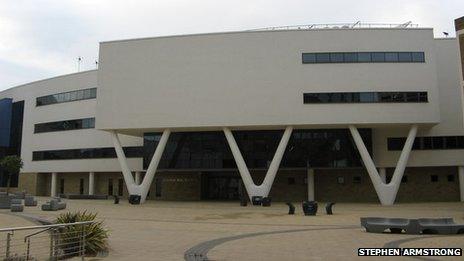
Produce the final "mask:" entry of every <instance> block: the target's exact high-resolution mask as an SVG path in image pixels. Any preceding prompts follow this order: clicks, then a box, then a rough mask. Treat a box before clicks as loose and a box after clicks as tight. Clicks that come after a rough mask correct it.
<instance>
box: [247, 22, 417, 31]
mask: <svg viewBox="0 0 464 261" xmlns="http://www.w3.org/2000/svg"><path fill="white" fill-rule="evenodd" d="M418 27H419V25H418V24H413V23H412V22H410V21H409V22H406V23H402V24H382V23H361V22H360V21H358V22H356V23H338V24H304V25H286V26H274V27H264V28H257V29H251V30H248V31H272V30H314V29H357V28H418Z"/></svg>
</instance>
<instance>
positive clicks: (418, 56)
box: [411, 52, 425, 63]
mask: <svg viewBox="0 0 464 261" xmlns="http://www.w3.org/2000/svg"><path fill="white" fill-rule="evenodd" d="M411 55H412V61H413V62H415V63H424V62H425V54H424V53H423V52H413V53H412V54H411Z"/></svg>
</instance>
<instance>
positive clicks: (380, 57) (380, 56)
mask: <svg viewBox="0 0 464 261" xmlns="http://www.w3.org/2000/svg"><path fill="white" fill-rule="evenodd" d="M371 56H372V62H373V63H383V62H385V53H382V52H374V53H372V54H371Z"/></svg>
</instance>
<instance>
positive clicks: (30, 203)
mask: <svg viewBox="0 0 464 261" xmlns="http://www.w3.org/2000/svg"><path fill="white" fill-rule="evenodd" d="M24 206H26V207H35V206H37V200H36V199H35V198H34V197H33V196H30V195H26V196H25V197H24Z"/></svg>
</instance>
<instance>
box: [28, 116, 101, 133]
mask: <svg viewBox="0 0 464 261" xmlns="http://www.w3.org/2000/svg"><path fill="white" fill-rule="evenodd" d="M92 128H95V118H85V119H76V120H66V121H54V122H46V123H38V124H35V125H34V133H42V132H53V131H66V130H79V129H92Z"/></svg>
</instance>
